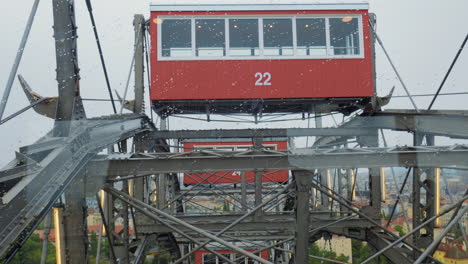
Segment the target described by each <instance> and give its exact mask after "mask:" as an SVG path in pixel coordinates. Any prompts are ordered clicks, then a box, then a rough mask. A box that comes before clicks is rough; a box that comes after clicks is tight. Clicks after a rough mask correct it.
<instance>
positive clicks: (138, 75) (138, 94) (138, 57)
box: [133, 15, 146, 114]
mask: <svg viewBox="0 0 468 264" xmlns="http://www.w3.org/2000/svg"><path fill="white" fill-rule="evenodd" d="M133 26H134V28H135V104H134V106H133V107H134V108H133V112H134V113H136V114H140V113H143V112H144V110H145V108H144V102H145V101H144V91H145V89H144V73H145V66H144V63H145V60H144V45H143V41H144V35H145V30H146V29H145V18H144V17H143V15H135V18H134V20H133Z"/></svg>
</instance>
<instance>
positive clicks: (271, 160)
mask: <svg viewBox="0 0 468 264" xmlns="http://www.w3.org/2000/svg"><path fill="white" fill-rule="evenodd" d="M467 160H468V146H465V145H454V146H446V147H407V146H406V147H392V148H364V149H354V148H353V149H304V150H296V151H292V152H288V151H274V152H270V151H264V152H250V153H246V152H240V151H232V152H231V151H226V152H222V151H219V152H216V153H214V154H209V153H206V152H205V153H201V152H187V153H144V154H134V155H110V156H109V155H98V156H97V157H96V159H94V160H93V161H92V162H90V163H89V166H88V171H89V173H91V174H93V175H96V176H99V175H100V176H103V175H107V176H109V177H117V176H122V175H149V174H155V173H175V172H180V173H187V172H209V171H252V170H256V169H257V170H301V169H311V170H314V169H320V168H324V169H326V168H349V169H352V168H357V167H358V168H381V167H413V166H418V167H440V166H449V165H462V166H464V165H467Z"/></svg>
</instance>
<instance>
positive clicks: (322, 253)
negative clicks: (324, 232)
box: [309, 243, 348, 264]
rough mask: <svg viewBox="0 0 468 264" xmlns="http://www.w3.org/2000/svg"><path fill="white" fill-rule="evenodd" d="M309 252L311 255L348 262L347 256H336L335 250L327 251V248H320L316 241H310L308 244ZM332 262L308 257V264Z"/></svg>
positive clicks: (329, 263) (327, 263)
mask: <svg viewBox="0 0 468 264" xmlns="http://www.w3.org/2000/svg"><path fill="white" fill-rule="evenodd" d="M309 254H310V255H311V256H316V257H321V258H327V259H333V260H338V261H342V262H348V258H347V257H346V256H345V255H343V254H341V255H339V256H337V254H336V252H334V251H328V250H321V249H320V248H319V247H318V246H317V244H316V243H312V244H311V245H310V246H309ZM331 263H332V262H329V261H323V260H318V259H314V258H309V264H331Z"/></svg>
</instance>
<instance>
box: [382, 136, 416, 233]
mask: <svg viewBox="0 0 468 264" xmlns="http://www.w3.org/2000/svg"><path fill="white" fill-rule="evenodd" d="M380 134H381V135H382V140H383V143H384V147H386V148H388V144H387V139H386V137H385V134H384V131H383V129H380ZM410 171H411V168H409V169H408V173H407V174H406V177H405V180H404V182H403V184H402V186H401V189H400V192H399V194H398V197H397V200H396V201H395V205H394V206H393V208H392V212H391V214H390V218H389V220H388V222H387V227H388V226H389V225H390V224H391V222H392V219H393V215H394V214H395V211H396V208H397V206H398V203H399V202H400V199H401V194H402V193H403V191H404V188H405V185H406V181H407V180H408V177H409V173H410ZM390 172H391V173H392V179H393V183H394V185H395V190H398V181H397V179H396V175H395V170H394V168H393V167H391V168H390ZM402 203H403V202H402ZM402 206H404V204H403V205H402ZM402 211H403V215H404V216H405V219H408V215H407V213H406V210H404V209H403V210H402ZM405 225H406V227H407V228H408V230H410V225H409V224H408V222H407V221H405Z"/></svg>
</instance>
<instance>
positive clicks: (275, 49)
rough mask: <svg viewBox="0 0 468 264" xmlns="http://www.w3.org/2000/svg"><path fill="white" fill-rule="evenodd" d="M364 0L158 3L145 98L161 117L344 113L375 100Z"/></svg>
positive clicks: (154, 9) (154, 10)
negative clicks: (148, 93) (208, 114)
mask: <svg viewBox="0 0 468 264" xmlns="http://www.w3.org/2000/svg"><path fill="white" fill-rule="evenodd" d="M369 21H370V19H369V13H368V4H367V3H364V2H356V1H355V2H348V1H339V2H331V3H330V1H328V3H323V2H322V3H320V2H319V1H304V0H299V1H283V0H276V1H270V0H255V1H245V0H244V1H242V0H241V1H231V3H230V2H229V1H218V2H214V1H212V2H200V1H191V2H188V1H185V2H184V1H169V0H164V1H158V2H156V3H154V4H152V5H151V20H150V32H151V43H152V45H151V46H152V48H151V100H152V102H153V105H154V108H155V110H156V112H157V113H158V114H160V115H162V116H167V115H170V114H193V113H206V112H211V113H223V114H226V113H260V112H263V113H270V112H290V113H301V112H313V111H314V112H328V111H341V112H351V111H354V110H356V109H358V108H363V107H364V106H365V105H366V104H368V103H369V102H371V101H372V100H371V98H372V97H373V96H375V81H374V80H375V77H374V75H375V74H374V58H373V56H374V52H373V40H372V39H373V38H372V36H371V27H370V25H369Z"/></svg>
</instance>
